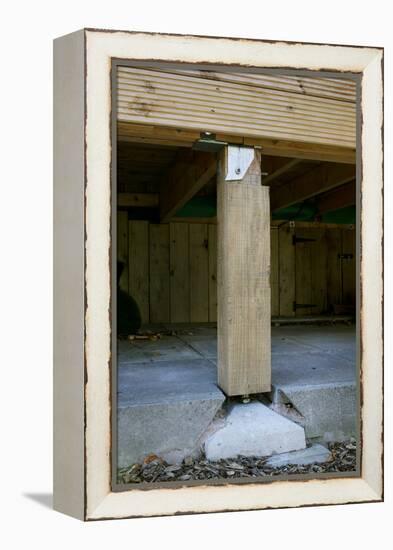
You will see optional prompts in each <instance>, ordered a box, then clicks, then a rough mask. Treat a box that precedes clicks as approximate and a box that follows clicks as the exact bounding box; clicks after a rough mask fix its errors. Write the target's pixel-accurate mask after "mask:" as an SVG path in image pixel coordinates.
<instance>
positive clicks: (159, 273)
mask: <svg viewBox="0 0 393 550" xmlns="http://www.w3.org/2000/svg"><path fill="white" fill-rule="evenodd" d="M169 294H170V284H169V225H168V224H162V225H160V224H150V322H151V323H167V322H169V321H170V304H169Z"/></svg>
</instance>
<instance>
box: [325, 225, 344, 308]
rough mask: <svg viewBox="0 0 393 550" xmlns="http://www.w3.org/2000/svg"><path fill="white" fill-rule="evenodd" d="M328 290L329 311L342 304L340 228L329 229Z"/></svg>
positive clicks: (327, 244) (327, 233)
mask: <svg viewBox="0 0 393 550" xmlns="http://www.w3.org/2000/svg"><path fill="white" fill-rule="evenodd" d="M326 246H327V273H326V278H327V288H326V300H327V305H328V309H329V310H332V309H333V306H334V305H335V304H342V271H341V259H340V254H341V253H342V230H341V229H338V228H336V229H335V228H332V229H327V231H326Z"/></svg>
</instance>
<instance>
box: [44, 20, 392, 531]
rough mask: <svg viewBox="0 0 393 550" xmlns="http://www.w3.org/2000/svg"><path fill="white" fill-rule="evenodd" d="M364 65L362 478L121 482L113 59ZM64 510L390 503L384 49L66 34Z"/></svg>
mask: <svg viewBox="0 0 393 550" xmlns="http://www.w3.org/2000/svg"><path fill="white" fill-rule="evenodd" d="M113 59H117V60H119V59H124V60H131V59H132V60H135V61H145V60H150V61H164V62H173V63H179V62H181V63H188V64H199V63H212V64H223V65H237V66H244V67H254V68H258V67H260V68H265V69H266V68H275V69H282V70H288V69H290V70H308V71H328V72H329V71H330V72H350V73H356V74H358V75H359V76H360V78H361V86H360V88H361V94H360V98H359V99H358V101H359V102H360V103H359V107H360V114H361V116H360V122H359V135H358V147H357V149H358V151H357V155H358V157H357V159H358V163H357V164H358V168H357V169H358V178H357V179H358V181H359V185H360V200H361V203H360V218H359V227H360V249H359V253H360V254H359V257H360V265H359V269H360V277H359V280H360V286H359V289H358V296H359V336H360V342H361V346H360V349H361V351H360V373H361V427H360V429H361V472H360V476H359V477H356V478H354V477H351V478H334V479H313V480H305V481H299V480H296V481H295V480H292V481H291V480H286V481H274V482H272V483H248V484H242V485H231V484H227V485H217V486H208V485H203V484H201V485H198V486H192V487H186V486H184V487H181V488H162V487H160V488H152V489H149V490H143V489H133V490H129V491H122V492H117V491H112V490H111V476H112V474H111V441H112V438H111V391H112V387H111V360H112V357H111V323H110V315H111V313H110V312H111V131H112V122H111V121H112V118H111V63H112V60H113ZM54 84H55V86H54V112H55V126H54V134H55V148H54V153H55V171H54V180H55V182H54V183H55V206H54V212H55V365H54V369H55V370H54V374H55V377H54V405H55V412H54V436H55V437H54V466H55V467H54V507H55V509H57V510H59V511H61V512H64V513H67V514H69V515H71V516H74V517H77V518H79V519H81V520H98V519H107V518H128V517H145V516H157V515H172V514H180V513H201V512H217V511H226V510H255V509H264V508H280V507H296V506H310V505H322V504H324V505H325V504H344V503H356V502H372V501H380V500H382V499H383V317H382V305H383V254H382V246H383V50H382V49H381V48H370V47H358V46H337V45H324V44H302V43H285V42H271V41H266V42H265V41H263V40H246V39H232V38H211V37H201V36H182V35H165V34H149V33H141V32H124V31H103V30H94V29H84V30H81V31H77V32H76V33H73V34H70V35H67V36H65V37H62V38H59V39H57V40H56V41H55V67H54Z"/></svg>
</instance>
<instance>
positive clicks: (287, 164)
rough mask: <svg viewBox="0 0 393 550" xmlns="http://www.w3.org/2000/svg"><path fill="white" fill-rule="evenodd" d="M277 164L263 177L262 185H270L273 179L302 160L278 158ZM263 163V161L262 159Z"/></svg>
mask: <svg viewBox="0 0 393 550" xmlns="http://www.w3.org/2000/svg"><path fill="white" fill-rule="evenodd" d="M280 161H281V162H280V163H279V165H278V166H277V167H276V168H275V169H274V170H273V171H272V172H271V173H270V174H268V175H267V176H265V177H264V178H263V185H271V184H272V183H273V182H274V181H275V180H277V179H278V178H280V177H281V176H282V175H283V174H285V172H288V171H289V170H292V168H294V167H295V166H297V165H298V164H299V163H300V162H301V161H302V160H301V159H290V160H288V159H280ZM262 165H263V161H262Z"/></svg>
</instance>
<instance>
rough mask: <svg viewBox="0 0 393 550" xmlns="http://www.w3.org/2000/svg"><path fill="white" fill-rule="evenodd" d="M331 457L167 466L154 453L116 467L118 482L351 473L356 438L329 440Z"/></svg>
mask: <svg viewBox="0 0 393 550" xmlns="http://www.w3.org/2000/svg"><path fill="white" fill-rule="evenodd" d="M329 449H330V451H331V453H332V458H331V460H330V461H328V462H324V463H321V464H309V465H307V466H301V465H290V464H289V465H286V466H279V467H269V466H267V465H266V461H267V460H268V458H269V457H245V456H238V457H237V458H236V459H227V460H219V461H217V462H209V461H208V460H206V458H204V457H202V458H200V459H198V460H196V459H195V460H194V459H192V458H186V459H185V460H184V461H183V462H182V464H176V465H169V464H167V463H166V462H165V461H164V460H162V459H161V458H159V457H158V456H156V455H149V456H147V457H146V458H145V460H144V462H143V464H133V465H131V466H129V467H127V468H121V469H119V470H118V483H142V482H147V483H154V482H156V481H160V482H161V481H194V480H205V479H235V478H257V477H266V476H270V477H272V476H277V475H280V474H309V473H316V474H320V473H325V472H352V471H354V470H355V469H356V441H355V440H354V439H351V440H349V441H346V442H343V443H330V444H329Z"/></svg>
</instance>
